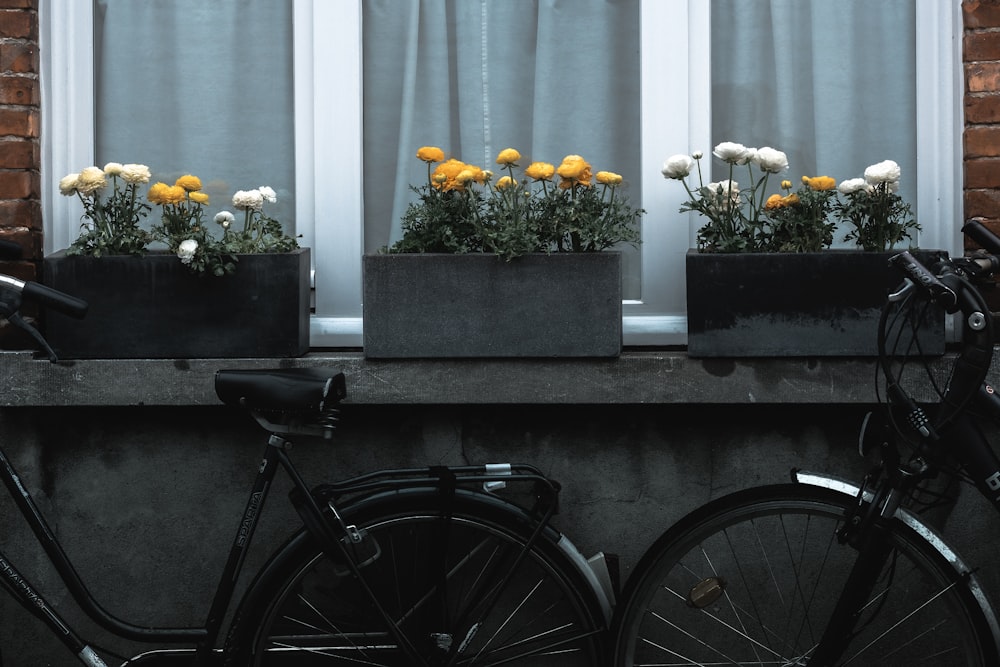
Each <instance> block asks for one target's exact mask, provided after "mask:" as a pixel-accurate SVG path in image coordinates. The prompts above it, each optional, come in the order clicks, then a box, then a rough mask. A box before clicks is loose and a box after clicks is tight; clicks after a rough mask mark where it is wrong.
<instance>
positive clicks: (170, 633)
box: [0, 437, 308, 667]
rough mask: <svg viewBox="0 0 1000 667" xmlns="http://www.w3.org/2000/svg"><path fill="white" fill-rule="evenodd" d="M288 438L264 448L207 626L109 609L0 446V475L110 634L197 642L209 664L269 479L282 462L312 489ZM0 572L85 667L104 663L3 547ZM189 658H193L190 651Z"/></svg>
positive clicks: (78, 597) (199, 656) (79, 598)
mask: <svg viewBox="0 0 1000 667" xmlns="http://www.w3.org/2000/svg"><path fill="white" fill-rule="evenodd" d="M284 442H285V441H284V440H282V439H280V438H277V437H272V438H271V440H270V441H269V442H268V445H267V447H266V449H265V451H264V456H263V459H262V460H261V464H260V468H259V470H258V473H257V476H256V479H255V480H254V483H253V486H252V488H251V490H250V494H249V497H248V499H247V502H246V506H245V509H244V512H243V516H242V518H241V521H240V525H239V528H238V529H237V532H236V536H235V538H234V540H233V544H232V547H231V548H230V552H229V557H228V559H227V561H226V564H225V567H224V568H223V572H222V577H221V579H220V581H219V586H218V588H217V589H216V593H215V596H214V598H213V601H212V604H211V607H210V609H209V612H208V617H207V620H206V622H205V625H204V626H202V627H186V628H155V627H144V626H138V625H134V624H132V623H129V622H127V621H124V620H122V619H120V618H118V617H116V616H114V615H113V614H111V613H109V612H108V611H106V610H105V609H104V608H103V607H101V605H100V604H99V603H98V602H97V600H96V599H95V598H94V597H93V595H92V594H91V593H90V591H89V590H88V589H87V587H86V586H85V585H84V583H83V580H82V579H81V578H80V576H79V575H78V574H77V572H76V570H75V569H74V567H73V564H72V563H71V562H70V559H69V557H68V556H67V555H66V552H65V551H64V550H63V548H62V546H61V545H60V544H59V541H58V540H57V539H56V537H55V535H54V534H53V532H52V530H51V528H50V527H49V525H48V523H47V522H46V520H45V518H44V517H43V516H42V514H41V512H40V511H39V509H38V506H37V505H36V504H35V501H34V500H33V498H32V497H31V494H30V493H29V492H28V490H27V489H26V488H25V486H24V485H23V484H22V482H21V478H20V477H19V476H18V474H17V471H16V470H15V469H14V467H13V465H12V464H11V462H10V459H9V458H8V457H7V455H6V453H5V452H4V451H3V449H2V448H0V478H2V479H3V482H4V485H5V486H6V487H7V491H8V493H9V494H10V496H11V497H12V498H13V499H14V501H15V503H16V504H17V507H18V509H19V510H20V512H21V515H22V516H23V517H24V519H25V521H27V523H28V525H29V526H30V527H31V530H32V532H33V533H34V534H35V537H36V538H37V539H38V542H39V543H40V544H41V546H42V548H43V549H44V550H45V553H46V555H47V556H48V558H49V560H50V562H51V563H52V565H53V566H54V567H55V569H56V571H57V572H58V573H59V576H60V577H61V578H62V580H63V582H64V584H65V585H66V588H67V589H68V590H69V591H70V593H71V594H72V596H73V599H74V600H75V601H76V602H77V604H79V605H80V607H81V608H82V609H83V611H84V612H85V613H86V614H87V615H88V616H89V617H90V618H91V619H93V620H94V621H95V622H96V623H98V624H99V625H100V626H101V627H103V628H104V629H106V630H108V631H109V632H111V633H113V634H115V635H117V636H119V637H123V638H126V639H132V640H136V641H140V642H151V643H152V642H156V643H183V644H194V645H196V646H197V648H195V649H191V652H194V653H195V659H196V662H195V663H194V664H209V656H210V655H211V653H212V647H213V646H214V645H215V643H216V640H217V639H218V637H219V632H220V630H221V627H222V621H223V618H224V616H225V614H226V610H227V609H228V607H229V603H230V601H231V600H232V596H233V592H234V591H235V588H236V582H237V579H238V578H239V574H240V571H241V570H242V567H243V562H244V559H245V556H246V553H247V550H248V548H249V546H250V542H251V539H252V537H253V533H254V531H255V529H256V527H257V524H258V521H259V519H260V514H261V510H262V509H263V507H264V503H265V501H266V500H267V496H268V492H269V490H270V487H271V483H272V482H273V480H274V477H275V474H276V473H277V470H278V468H279V466H280V467H282V468H284V469H285V471H286V472H287V473H288V474H289V476H290V477H291V478H292V480H293V483H294V484H295V486H296V488H299V489H300V490H301V491H303V492H305V493H306V494H308V489H307V488H305V487H304V482H303V481H302V479H301V478H300V477H299V475H298V474H297V472H296V471H295V468H294V467H293V465H292V463H291V461H290V460H289V459H288V457H287V455H286V454H285V452H284V450H283V444H284ZM0 573H2V574H3V577H2V579H0V581H2V582H3V584H4V588H6V589H7V591H8V592H9V593H11V594H12V595H13V597H14V598H15V599H16V600H17V601H18V602H19V603H20V604H21V606H22V607H24V608H25V609H26V610H28V611H29V612H31V613H32V614H33V615H34V616H35V617H37V618H39V619H41V620H42V621H43V622H44V623H45V624H46V625H47V626H48V627H49V629H50V630H51V631H52V632H53V633H54V634H55V635H56V636H57V637H59V639H60V640H61V641H62V643H63V644H64V645H66V647H67V648H68V649H69V650H70V651H72V652H73V653H74V654H75V655H76V656H77V657H78V658H79V659H80V660H81V661H82V662H83V663H84V664H85V665H91V666H92V667H102V666H104V665H105V663H104V662H103V661H102V660H101V658H100V657H98V655H97V654H96V653H95V652H94V650H93V649H92V648H91V647H90V646H89V644H88V643H87V642H86V641H84V639H83V638H82V637H80V636H79V635H78V634H77V633H76V632H75V631H73V630H72V629H71V628H70V626H69V624H68V623H67V622H66V621H65V620H64V619H62V618H61V617H60V616H59V615H58V613H57V612H56V611H55V610H54V609H53V608H52V607H51V606H49V604H48V603H47V602H46V601H45V599H44V597H42V595H41V594H40V593H39V592H38V591H37V589H35V587H34V586H33V585H32V584H31V583H30V582H29V581H28V579H27V578H26V577H24V575H22V574H21V573H20V572H19V571H18V570H17V568H16V567H15V566H14V564H13V563H12V562H11V561H10V559H9V558H8V557H7V556H6V554H4V553H3V552H2V551H0ZM187 658H190V655H188V656H187V657H186V659H187Z"/></svg>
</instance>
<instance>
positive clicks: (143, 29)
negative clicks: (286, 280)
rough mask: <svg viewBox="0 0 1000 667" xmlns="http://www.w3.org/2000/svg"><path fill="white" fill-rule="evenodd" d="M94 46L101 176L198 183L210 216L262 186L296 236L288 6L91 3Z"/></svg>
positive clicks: (160, 0)
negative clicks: (130, 172) (135, 173)
mask: <svg viewBox="0 0 1000 667" xmlns="http://www.w3.org/2000/svg"><path fill="white" fill-rule="evenodd" d="M95 42H96V44H95V60H96V63H95V77H96V86H95V87H96V112H97V122H96V126H97V132H96V155H97V160H98V161H99V164H98V166H103V164H105V163H106V162H138V163H142V164H146V165H148V166H149V167H150V169H152V171H153V179H154V180H162V181H165V182H169V183H173V181H174V180H175V179H176V178H177V177H178V176H180V175H183V174H194V175H196V176H198V177H200V178H201V179H202V182H203V184H204V185H205V189H206V191H207V192H208V194H209V195H210V197H211V204H210V206H209V210H210V211H212V212H213V213H212V215H214V212H217V211H220V210H223V209H227V208H229V209H231V208H232V207H231V198H232V195H233V193H234V192H235V191H236V190H249V189H253V188H257V187H259V186H262V185H268V186H270V187H272V188H274V190H275V191H276V192H277V194H278V202H277V203H276V204H273V205H269V207H268V214H269V215H272V217H275V218H277V219H278V220H281V221H282V222H283V223H284V224H285V227H286V229H288V230H289V231H291V230H294V219H293V218H294V211H295V207H294V202H293V193H294V185H295V184H294V179H295V163H294V154H293V147H294V138H293V136H294V134H293V133H294V125H293V115H292V114H293V108H292V100H293V89H292V84H293V77H292V3H290V2H273V1H272V0H241V1H238V0H214V1H213V2H204V0H144V1H143V2H135V1H134V0H98V1H97V2H96V4H95ZM85 166H87V165H80V168H82V167H85Z"/></svg>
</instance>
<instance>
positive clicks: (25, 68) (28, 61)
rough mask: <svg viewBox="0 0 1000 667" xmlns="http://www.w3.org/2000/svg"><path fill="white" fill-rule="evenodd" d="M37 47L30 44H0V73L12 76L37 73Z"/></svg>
mask: <svg viewBox="0 0 1000 667" xmlns="http://www.w3.org/2000/svg"><path fill="white" fill-rule="evenodd" d="M38 67H39V64H38V45H37V44H34V43H32V42H7V43H5V44H0V72H11V73H14V74H29V73H37V72H38V71H39V70H38Z"/></svg>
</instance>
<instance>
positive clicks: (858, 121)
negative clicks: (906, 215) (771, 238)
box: [706, 0, 917, 246]
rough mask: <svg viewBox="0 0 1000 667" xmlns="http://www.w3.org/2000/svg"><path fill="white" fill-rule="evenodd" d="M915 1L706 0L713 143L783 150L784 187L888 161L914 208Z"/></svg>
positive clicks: (836, 176)
mask: <svg viewBox="0 0 1000 667" xmlns="http://www.w3.org/2000/svg"><path fill="white" fill-rule="evenodd" d="M915 6H916V3H914V2H913V0H882V1H881V2H867V1H865V0H841V1H840V2H835V3H830V2H820V1H818V0H809V1H808V2H803V0H769V1H761V0H758V1H756V2H741V1H739V0H713V1H712V141H713V142H714V143H718V142H720V141H736V142H739V143H742V144H745V145H747V146H756V147H761V146H772V147H774V148H777V149H779V150H782V151H784V152H785V153H786V154H787V155H788V161H789V171H788V176H787V178H789V179H790V180H791V181H792V182H793V183H796V182H797V181H798V179H799V178H800V177H801V176H804V175H805V176H819V175H824V176H831V177H833V178H834V179H836V180H837V182H838V183H839V182H840V181H843V180H845V179H848V178H856V177H860V176H862V175H863V173H864V170H865V167H867V166H868V165H871V164H875V163H876V162H881V161H882V160H895V161H896V162H898V163H899V164H900V166H901V167H902V174H903V177H902V181H901V185H900V194H901V195H902V197H903V198H904V199H905V200H906V201H907V202H909V203H911V205H913V208H914V213H916V175H917V169H916V166H917V141H916V78H917V77H916V66H915V53H916V47H915V35H916V9H915ZM706 152H707V151H706ZM715 162H716V163H717V162H718V161H717V160H716V161H715ZM715 168H716V171H715V172H714V178H716V179H718V178H724V177H725V176H724V175H723V173H722V172H721V171H720V170H721V167H720V166H719V165H718V164H716V165H715ZM845 232H846V230H838V232H837V234H836V237H835V240H836V242H837V245H845V246H846V245H851V244H845V243H843V237H844V233H845Z"/></svg>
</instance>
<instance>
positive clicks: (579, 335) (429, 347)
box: [364, 252, 622, 358]
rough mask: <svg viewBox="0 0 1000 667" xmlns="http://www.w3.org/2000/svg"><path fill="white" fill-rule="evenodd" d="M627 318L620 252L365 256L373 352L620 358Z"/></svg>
mask: <svg viewBox="0 0 1000 667" xmlns="http://www.w3.org/2000/svg"><path fill="white" fill-rule="evenodd" d="M621 320H622V297H621V255H620V254H619V253H616V252H602V253H553V254H550V255H546V254H535V255H528V256H524V257H517V258H515V259H513V260H511V261H509V262H507V261H504V260H503V259H500V258H498V257H496V256H493V255H482V254H469V255H447V254H386V255H366V256H365V257H364V350H365V356H367V357H372V358H406V357H614V356H617V355H618V354H619V353H620V352H621V345H622V329H621V324H622V322H621Z"/></svg>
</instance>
